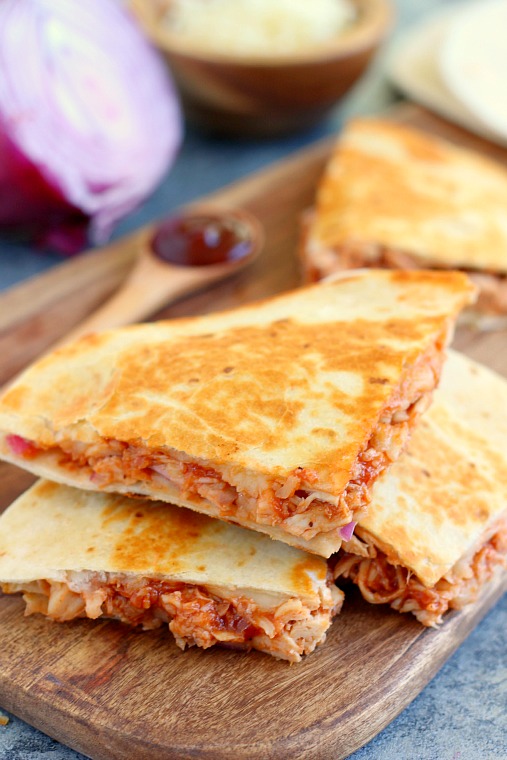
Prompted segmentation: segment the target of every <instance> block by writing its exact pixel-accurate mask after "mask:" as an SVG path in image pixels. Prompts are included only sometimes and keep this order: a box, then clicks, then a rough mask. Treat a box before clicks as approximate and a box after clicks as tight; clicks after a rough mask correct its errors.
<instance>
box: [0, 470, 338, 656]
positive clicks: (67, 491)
mask: <svg viewBox="0 0 507 760" xmlns="http://www.w3.org/2000/svg"><path fill="white" fill-rule="evenodd" d="M0 586H1V588H2V589H3V591H4V592H5V593H8V594H13V593H22V594H23V597H24V600H25V602H26V614H27V615H30V614H33V613H41V614H43V615H46V616H47V617H49V618H51V619H53V620H56V621H59V622H66V621H69V620H73V619H75V618H81V617H86V618H92V619H97V618H114V619H117V620H120V621H122V622H124V623H128V624H130V625H133V626H141V627H142V628H144V629H152V628H158V627H160V626H161V625H163V624H165V623H168V624H169V629H170V630H171V632H172V633H173V635H174V637H175V639H176V642H177V644H178V645H179V646H180V647H181V648H182V649H184V648H185V646H186V645H188V646H193V645H197V646H199V647H203V648H207V647H210V646H213V645H214V644H222V645H227V646H234V647H237V648H250V649H251V648H253V649H259V650H260V651H262V652H266V653H268V654H271V655H273V656H274V657H278V658H281V659H284V660H289V661H290V662H298V661H299V660H300V659H301V656H302V655H304V654H307V653H309V652H312V651H313V650H314V649H315V647H316V646H317V644H320V643H322V642H323V641H324V639H325V637H326V631H327V629H328V628H329V626H330V624H331V619H332V617H333V615H334V614H335V613H336V612H338V611H339V609H340V606H341V603H342V599H343V594H342V593H341V591H339V590H338V589H337V588H336V586H335V585H334V583H333V582H332V578H331V576H330V574H329V572H328V568H327V564H326V561H325V560H324V559H322V558H320V557H314V556H312V555H309V554H306V553H305V552H302V551H300V550H299V549H294V548H293V547H290V546H285V545H284V544H280V543H275V542H274V541H271V540H270V539H269V538H267V537H266V536H261V535H260V534H258V533H254V532H252V531H248V530H244V529H243V528H237V527H235V526H233V525H228V524H227V523H224V522H221V521H219V520H213V519H211V518H209V517H206V516H205V515H200V514H197V513H195V512H191V511H189V510H186V509H180V508H178V507H174V506H172V505H170V504H163V503H160V502H156V503H154V502H149V503H148V502H146V501H144V500H133V499H129V498H127V497H125V496H119V495H114V494H99V493H93V492H89V491H80V490H77V489H75V488H70V487H69V486H63V485H57V484H55V483H51V482H49V481H39V482H38V483H36V484H35V485H34V486H33V487H32V488H31V489H30V490H29V491H27V492H26V493H25V494H23V495H22V496H21V497H20V498H19V499H18V500H17V501H16V502H15V503H14V504H13V505H12V506H11V507H10V508H9V509H8V510H7V511H6V512H5V513H4V514H3V515H2V516H1V517H0Z"/></svg>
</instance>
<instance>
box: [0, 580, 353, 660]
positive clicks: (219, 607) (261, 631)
mask: <svg viewBox="0 0 507 760" xmlns="http://www.w3.org/2000/svg"><path fill="white" fill-rule="evenodd" d="M2 590H3V591H4V593H7V594H13V593H18V592H22V593H23V598H24V600H25V602H26V610H25V614H26V615H32V614H35V613H40V614H43V615H46V616H47V617H49V618H51V619H52V620H56V621H57V622H66V621H69V620H74V619H75V618H91V619H96V618H99V617H105V618H113V619H116V620H120V621H121V622H122V623H128V624H129V625H132V626H141V627H142V628H143V629H144V630H151V629H153V628H158V627H160V626H161V625H163V624H164V623H167V624H168V626H169V629H170V631H171V632H172V634H173V635H174V637H175V639H176V643H177V644H178V646H179V647H180V648H181V649H185V647H186V646H194V645H195V646H199V647H202V648H203V649H206V648H208V647H211V646H213V645H214V644H221V645H226V646H233V647H238V648H246V649H249V648H255V649H261V650H262V651H268V652H269V653H270V654H274V656H276V657H280V658H281V659H286V660H289V661H291V662H298V661H299V660H300V658H301V655H303V654H307V653H309V652H311V651H312V650H313V649H314V648H315V646H316V645H317V644H320V643H321V642H322V641H324V639H325V632H326V630H327V628H328V626H329V623H330V620H331V617H332V615H333V614H334V613H336V612H338V611H339V608H340V606H341V601H342V595H341V593H340V592H339V591H338V589H337V588H336V587H335V586H334V585H333V584H332V582H331V581H329V583H328V586H327V587H326V589H325V591H324V592H323V593H321V597H320V606H318V607H316V608H315V609H311V608H310V607H308V606H305V605H304V603H303V602H302V601H301V600H300V599H299V598H289V599H287V600H286V601H284V602H282V604H280V605H279V606H278V607H276V608H273V609H262V608H261V607H260V606H259V605H257V604H256V603H255V602H254V601H253V600H251V599H248V598H245V597H241V596H238V597H232V598H220V597H218V596H217V595H215V594H213V593H211V592H210V591H209V589H207V588H205V587H204V586H192V585H187V584H184V583H169V582H167V581H161V580H156V579H150V578H135V579H133V578H129V577H128V576H125V575H122V574H115V573H91V572H83V573H67V575H66V577H65V579H64V580H63V581H62V580H58V581H56V580H39V581H34V582H31V583H25V584H7V583H4V584H3V586H2Z"/></svg>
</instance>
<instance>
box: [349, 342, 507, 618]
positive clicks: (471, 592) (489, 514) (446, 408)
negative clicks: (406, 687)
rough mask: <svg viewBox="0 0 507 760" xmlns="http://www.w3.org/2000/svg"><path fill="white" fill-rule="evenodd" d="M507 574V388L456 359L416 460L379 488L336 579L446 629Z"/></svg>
mask: <svg viewBox="0 0 507 760" xmlns="http://www.w3.org/2000/svg"><path fill="white" fill-rule="evenodd" d="M499 566H502V567H503V568H505V567H507V381H506V380H505V379H503V378H501V377H499V376H498V375H496V374H494V373H493V372H491V371H490V370H488V369H486V368H485V367H482V366H481V365H480V364H477V363H476V362H473V361H472V360H470V359H467V358H466V357H464V356H461V355H459V354H456V353H453V352H451V354H450V356H449V360H448V362H447V364H446V366H445V369H444V372H443V375H442V383H441V386H440V388H439V389H438V391H437V392H436V393H435V400H434V402H433V405H432V407H431V409H430V410H429V412H428V414H426V415H425V417H424V419H423V420H421V423H420V425H419V426H418V428H417V430H416V431H415V432H414V434H413V436H412V438H411V441H410V444H409V446H408V448H407V451H406V452H405V453H404V454H403V455H402V456H401V457H400V459H399V460H398V462H396V464H394V465H393V467H392V468H391V469H390V470H389V472H388V473H386V474H385V476H383V477H382V478H380V479H379V480H378V481H377V483H376V485H375V488H374V492H373V501H372V504H371V509H370V511H369V513H368V515H367V516H366V517H365V518H363V519H362V520H361V521H360V523H359V525H358V526H357V528H356V531H355V536H354V537H353V538H352V539H351V540H350V541H349V542H348V543H347V544H344V548H343V550H342V552H340V553H339V554H338V559H337V562H336V565H335V575H336V577H337V578H338V580H339V582H340V580H341V579H344V578H350V579H351V580H353V581H354V583H356V584H357V585H358V586H359V588H360V590H361V593H362V594H363V596H364V597H365V599H367V600H368V601H369V602H372V603H374V604H380V603H388V604H390V605H391V607H393V608H394V609H396V610H398V611H399V612H412V613H413V614H414V615H415V616H416V617H417V618H418V620H420V622H421V623H423V624H424V625H431V626H434V625H437V624H438V623H440V622H441V621H442V615H443V614H444V613H445V612H446V611H447V610H448V609H449V608H451V609H460V608H461V607H463V606H464V605H466V604H469V603H470V602H472V601H474V600H475V599H476V597H477V596H478V595H480V593H481V588H482V586H483V585H484V584H485V583H486V582H487V581H488V580H489V579H490V578H491V576H492V575H493V574H494V573H495V571H496V569H497V568H498V567H499Z"/></svg>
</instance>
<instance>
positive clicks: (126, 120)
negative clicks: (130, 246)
mask: <svg viewBox="0 0 507 760" xmlns="http://www.w3.org/2000/svg"><path fill="white" fill-rule="evenodd" d="M180 139H181V116H180V109H179V104H178V101H177V98H176V95H175V91H174V88H173V85H172V82H171V80H170V78H169V75H168V72H167V69H166V67H165V66H164V64H163V63H162V62H161V60H160V59H159V57H158V56H157V54H156V53H155V51H154V50H153V49H152V48H151V47H150V45H149V44H148V43H147V41H146V40H145V38H144V37H143V35H142V33H141V31H140V30H139V28H138V26H137V25H136V23H135V21H134V20H133V18H132V17H131V16H130V14H129V13H128V12H127V11H126V10H125V9H124V8H122V7H121V5H120V4H119V3H117V2H114V0H86V2H79V0H2V2H1V3H0V226H2V227H3V228H7V229H9V230H19V229H21V230H22V231H23V232H24V233H29V234H31V235H32V236H35V237H38V239H39V240H40V241H42V242H50V243H52V244H53V246H54V247H56V248H58V249H60V250H63V251H64V252H70V251H74V250H76V249H78V248H79V247H81V246H82V245H83V244H84V242H85V240H86V232H87V227H88V223H89V222H90V236H91V239H92V241H93V242H103V241H104V240H105V239H106V238H107V236H108V235H109V233H110V231H111V229H112V227H113V225H114V224H115V222H117V221H118V220H119V219H120V218H121V217H122V216H124V215H125V214H126V213H128V212H129V211H131V210H132V209H133V208H134V207H135V206H136V205H138V203H139V202H140V201H141V200H142V199H143V198H144V197H145V196H146V195H147V194H148V193H149V192H150V191H151V190H152V189H153V188H154V187H155V185H156V184H157V183H158V182H159V180H160V179H161V177H162V175H163V174H164V173H165V171H166V170H167V168H168V166H169V165H170V163H171V162H172V160H173V158H174V155H175V153H176V150H177V148H178V146H179V143H180Z"/></svg>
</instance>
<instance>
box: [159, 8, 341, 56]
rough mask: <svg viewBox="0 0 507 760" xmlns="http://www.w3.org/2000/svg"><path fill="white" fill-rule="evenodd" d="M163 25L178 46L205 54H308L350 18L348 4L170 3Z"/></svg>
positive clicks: (330, 37)
mask: <svg viewBox="0 0 507 760" xmlns="http://www.w3.org/2000/svg"><path fill="white" fill-rule="evenodd" d="M166 4H167V12H166V13H165V14H164V22H165V23H166V24H167V26H168V28H169V29H170V30H171V32H172V33H173V34H174V35H175V36H176V37H177V38H178V43H179V44H181V45H184V46H185V47H187V48H192V49H193V50H200V51H201V52H203V53H206V52H207V53H219V54H220V55H234V56H239V57H248V56H260V57H262V56H269V57H271V56H273V55H291V54H297V53H301V52H306V51H309V50H312V49H315V48H318V47H319V46H320V45H322V44H324V43H326V42H328V41H330V40H332V39H333V38H334V37H336V36H337V35H339V34H340V33H341V32H343V31H344V30H345V29H346V28H347V27H348V26H349V25H350V24H351V23H352V22H353V21H354V20H355V16H356V13H355V9H354V6H353V4H352V2H351V0H170V1H168V2H167V3H166Z"/></svg>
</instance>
